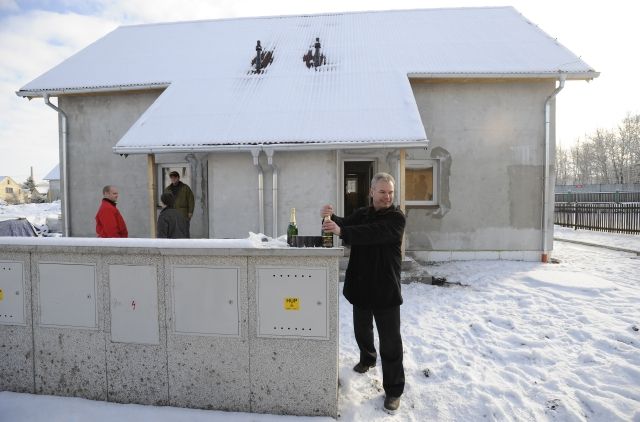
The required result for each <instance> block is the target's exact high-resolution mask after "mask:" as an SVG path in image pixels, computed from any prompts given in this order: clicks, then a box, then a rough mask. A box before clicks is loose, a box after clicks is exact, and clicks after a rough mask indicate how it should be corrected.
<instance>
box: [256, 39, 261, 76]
mask: <svg viewBox="0 0 640 422" xmlns="http://www.w3.org/2000/svg"><path fill="white" fill-rule="evenodd" d="M261 59H262V46H261V45H260V40H258V44H257V45H256V71H258V72H259V71H260V68H262V63H261Z"/></svg>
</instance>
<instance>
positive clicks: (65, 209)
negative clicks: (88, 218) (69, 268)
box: [42, 93, 69, 237]
mask: <svg viewBox="0 0 640 422" xmlns="http://www.w3.org/2000/svg"><path fill="white" fill-rule="evenodd" d="M42 98H43V99H44V103H45V104H46V105H48V106H49V107H51V108H52V109H54V110H55V111H56V112H57V113H58V116H60V131H61V135H60V140H61V144H62V145H61V149H62V151H61V153H60V157H61V160H60V161H61V163H60V169H61V170H62V204H63V205H62V218H63V224H64V233H63V234H64V236H65V237H69V178H68V177H67V174H68V172H67V115H66V114H65V113H64V111H62V110H61V109H60V108H58V107H56V106H55V105H53V104H51V101H49V94H47V93H45V94H44V95H43V96H42Z"/></svg>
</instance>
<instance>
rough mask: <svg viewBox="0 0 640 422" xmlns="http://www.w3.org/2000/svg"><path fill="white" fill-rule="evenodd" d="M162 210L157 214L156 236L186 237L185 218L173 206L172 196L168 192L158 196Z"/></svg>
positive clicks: (169, 237)
mask: <svg viewBox="0 0 640 422" xmlns="http://www.w3.org/2000/svg"><path fill="white" fill-rule="evenodd" d="M160 201H162V211H160V215H159V216H158V238H159V239H160V238H165V239H186V238H187V237H188V236H187V224H188V223H187V219H186V218H184V216H183V215H182V214H180V213H179V212H178V210H176V209H175V208H173V203H174V198H173V195H172V194H170V193H169V192H164V193H163V194H162V195H161V196H160Z"/></svg>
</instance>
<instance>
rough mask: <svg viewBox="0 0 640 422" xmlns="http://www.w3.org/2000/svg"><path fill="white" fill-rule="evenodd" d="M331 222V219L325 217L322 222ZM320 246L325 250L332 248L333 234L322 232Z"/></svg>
mask: <svg viewBox="0 0 640 422" xmlns="http://www.w3.org/2000/svg"><path fill="white" fill-rule="evenodd" d="M325 221H331V217H330V216H328V215H325V216H324V218H323V219H322V222H323V223H324V222H325ZM322 246H323V247H325V248H333V232H330V231H327V230H322Z"/></svg>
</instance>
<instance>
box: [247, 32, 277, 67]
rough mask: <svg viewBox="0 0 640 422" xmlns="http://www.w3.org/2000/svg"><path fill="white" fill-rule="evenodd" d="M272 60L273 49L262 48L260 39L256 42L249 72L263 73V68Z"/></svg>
mask: <svg viewBox="0 0 640 422" xmlns="http://www.w3.org/2000/svg"><path fill="white" fill-rule="evenodd" d="M272 62H273V50H265V51H263V50H262V45H260V40H258V43H257V44H256V56H255V57H254V58H253V60H252V61H251V68H252V69H251V72H250V73H264V68H266V67H267V66H269V65H270V64H271V63H272Z"/></svg>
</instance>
